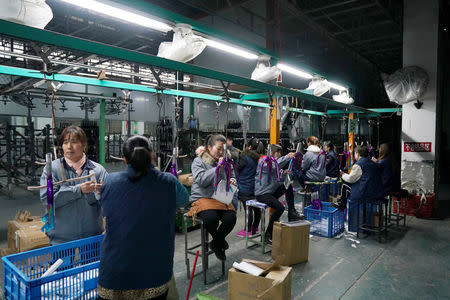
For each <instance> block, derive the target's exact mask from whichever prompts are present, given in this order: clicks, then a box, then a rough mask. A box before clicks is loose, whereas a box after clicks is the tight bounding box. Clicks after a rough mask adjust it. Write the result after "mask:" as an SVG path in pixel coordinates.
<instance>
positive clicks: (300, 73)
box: [277, 64, 313, 79]
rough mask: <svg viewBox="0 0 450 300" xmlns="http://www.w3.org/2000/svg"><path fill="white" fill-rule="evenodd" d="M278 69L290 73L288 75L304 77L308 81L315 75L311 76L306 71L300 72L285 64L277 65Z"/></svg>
mask: <svg viewBox="0 0 450 300" xmlns="http://www.w3.org/2000/svg"><path fill="white" fill-rule="evenodd" d="M277 67H278V68H279V69H280V70H281V71H286V72H288V73H291V74H293V75H296V76H299V77H303V78H306V79H311V78H313V75H312V74H309V73H307V72H305V71H302V70H299V69H296V68H293V67H290V66H288V65H285V64H277Z"/></svg>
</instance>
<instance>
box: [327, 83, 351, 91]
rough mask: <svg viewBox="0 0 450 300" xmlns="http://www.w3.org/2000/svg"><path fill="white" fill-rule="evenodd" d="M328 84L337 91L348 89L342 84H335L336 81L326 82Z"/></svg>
mask: <svg viewBox="0 0 450 300" xmlns="http://www.w3.org/2000/svg"><path fill="white" fill-rule="evenodd" d="M328 85H329V86H330V87H332V88H333V89H336V90H338V91H346V90H348V89H347V88H346V87H343V86H342V85H339V84H336V83H332V82H330V81H329V82H328Z"/></svg>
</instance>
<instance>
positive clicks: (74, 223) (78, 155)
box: [40, 126, 108, 245]
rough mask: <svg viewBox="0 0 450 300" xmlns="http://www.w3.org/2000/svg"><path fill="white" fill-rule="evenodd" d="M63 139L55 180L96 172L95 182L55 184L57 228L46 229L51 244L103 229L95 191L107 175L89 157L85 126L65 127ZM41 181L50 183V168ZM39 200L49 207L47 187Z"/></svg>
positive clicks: (53, 172)
mask: <svg viewBox="0 0 450 300" xmlns="http://www.w3.org/2000/svg"><path fill="white" fill-rule="evenodd" d="M60 139H61V145H62V150H63V152H64V157H62V158H60V159H55V160H54V161H53V162H52V176H53V181H54V182H56V181H61V180H62V179H63V178H66V179H72V178H77V177H83V176H86V175H89V173H90V172H92V171H93V172H95V182H93V181H91V179H85V180H82V181H75V182H66V183H63V184H61V185H57V186H54V187H53V197H54V210H55V227H54V228H52V229H50V230H49V231H47V232H46V234H47V235H48V237H49V238H50V244H51V245H56V244H61V243H65V242H69V241H73V240H77V239H82V238H87V237H90V236H94V235H98V234H101V233H102V232H103V222H102V212H101V207H100V203H99V202H98V200H97V199H96V196H95V193H99V192H100V189H101V187H102V185H101V183H102V181H103V180H105V178H106V176H107V175H108V173H107V172H106V170H105V168H103V166H102V165H100V164H98V163H96V162H93V161H91V160H90V159H88V158H87V157H86V154H85V152H86V150H87V147H88V145H87V137H86V133H85V132H84V131H83V129H81V128H80V127H78V126H69V127H66V128H64V130H63V132H62V133H61V137H60ZM63 172H64V173H63ZM40 182H41V185H46V184H47V168H44V170H43V172H42V176H41V181H40ZM40 199H41V202H42V204H43V205H44V207H45V209H47V190H46V189H42V190H41V191H40ZM56 224H57V225H56Z"/></svg>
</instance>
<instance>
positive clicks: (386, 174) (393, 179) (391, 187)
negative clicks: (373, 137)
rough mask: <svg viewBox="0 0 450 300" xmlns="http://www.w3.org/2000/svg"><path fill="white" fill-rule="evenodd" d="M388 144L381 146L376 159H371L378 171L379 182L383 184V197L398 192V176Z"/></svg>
mask: <svg viewBox="0 0 450 300" xmlns="http://www.w3.org/2000/svg"><path fill="white" fill-rule="evenodd" d="M392 156H393V155H392V153H391V151H390V148H389V145H388V144H381V145H380V149H379V155H378V159H376V158H372V160H373V161H374V162H375V163H377V165H378V169H379V171H380V176H381V181H382V183H383V191H384V196H388V195H389V194H390V193H392V192H398V191H399V190H400V176H399V174H398V173H399V172H398V168H397V167H396V165H395V163H394V159H393V157H392Z"/></svg>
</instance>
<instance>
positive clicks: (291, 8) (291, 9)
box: [280, 0, 378, 69]
mask: <svg viewBox="0 0 450 300" xmlns="http://www.w3.org/2000/svg"><path fill="white" fill-rule="evenodd" d="M280 7H281V8H282V9H283V10H284V11H286V12H287V13H289V14H290V15H293V16H295V17H296V18H297V19H298V20H300V21H302V22H303V23H305V24H306V25H307V26H309V27H310V28H312V29H313V30H315V31H317V32H318V33H320V34H321V35H323V36H326V37H328V38H329V39H330V41H332V42H334V43H335V44H337V45H338V46H340V47H342V48H344V49H346V50H348V51H349V52H351V53H352V54H353V55H355V57H356V58H358V59H359V60H360V61H363V62H365V63H366V64H369V65H370V66H371V67H374V68H375V69H378V66H377V64H375V63H374V62H373V61H371V60H370V59H368V58H367V57H364V56H363V55H361V54H360V53H359V52H358V51H356V50H355V49H354V48H352V47H350V46H349V45H348V44H346V43H344V42H342V41H340V40H339V39H338V38H336V37H334V36H333V35H332V34H331V33H330V32H329V31H328V30H327V29H326V28H324V27H323V26H322V25H320V24H318V23H317V22H315V21H314V20H313V19H311V18H310V17H309V16H307V15H305V14H304V13H302V12H301V11H300V10H299V8H298V6H296V5H294V4H292V3H291V2H289V1H288V0H280Z"/></svg>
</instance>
